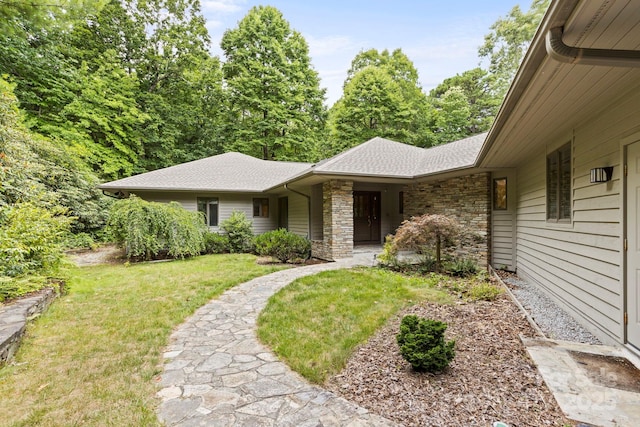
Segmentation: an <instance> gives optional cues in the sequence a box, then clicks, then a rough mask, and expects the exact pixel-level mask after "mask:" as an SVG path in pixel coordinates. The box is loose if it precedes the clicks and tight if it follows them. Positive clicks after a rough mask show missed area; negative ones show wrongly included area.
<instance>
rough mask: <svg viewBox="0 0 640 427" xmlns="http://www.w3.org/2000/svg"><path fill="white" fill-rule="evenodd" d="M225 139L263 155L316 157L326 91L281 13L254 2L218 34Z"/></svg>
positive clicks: (230, 146) (235, 146)
mask: <svg viewBox="0 0 640 427" xmlns="http://www.w3.org/2000/svg"><path fill="white" fill-rule="evenodd" d="M221 46H222V50H223V51H224V54H225V56H226V62H225V63H224V65H223V67H222V68H223V73H224V78H225V83H226V85H227V87H228V96H229V114H230V118H229V125H230V129H229V132H228V136H227V138H228V141H229V144H228V145H227V146H226V149H227V150H237V151H241V152H244V153H246V154H250V155H253V156H256V157H261V158H263V159H278V160H315V159H316V158H317V156H318V154H317V153H318V151H317V148H316V147H317V142H318V135H319V132H320V130H321V129H322V127H323V125H324V117H325V110H324V106H323V101H324V90H323V89H320V81H319V78H318V73H317V72H316V71H315V70H314V69H313V67H312V66H311V60H310V58H309V48H308V45H307V42H306V41H305V40H304V38H303V37H302V35H301V34H300V33H299V32H297V31H295V30H292V29H291V27H290V26H289V23H288V22H287V21H286V20H285V19H284V17H283V16H282V13H281V12H280V11H278V10H277V9H276V8H274V7H271V6H256V7H253V8H252V9H251V10H250V11H249V13H248V14H247V15H246V16H245V17H244V18H243V19H242V20H241V21H240V22H239V24H238V27H237V28H235V29H231V30H227V31H226V32H225V33H224V36H223V37H222V42H221Z"/></svg>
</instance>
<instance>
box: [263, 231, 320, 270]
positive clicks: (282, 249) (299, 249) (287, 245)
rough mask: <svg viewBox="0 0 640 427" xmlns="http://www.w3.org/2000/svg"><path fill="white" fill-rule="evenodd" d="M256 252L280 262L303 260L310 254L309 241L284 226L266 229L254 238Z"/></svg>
mask: <svg viewBox="0 0 640 427" xmlns="http://www.w3.org/2000/svg"><path fill="white" fill-rule="evenodd" d="M255 245H256V252H257V253H258V255H266V256H271V257H273V258H276V259H277V260H279V261H281V262H287V261H295V260H305V259H307V258H309V256H311V242H310V241H309V239H306V238H304V237H302V236H298V235H297V234H295V233H291V232H290V231H287V230H286V229H284V228H281V229H278V230H273V231H267V232H266V233H263V234H261V235H259V236H257V237H256V238H255Z"/></svg>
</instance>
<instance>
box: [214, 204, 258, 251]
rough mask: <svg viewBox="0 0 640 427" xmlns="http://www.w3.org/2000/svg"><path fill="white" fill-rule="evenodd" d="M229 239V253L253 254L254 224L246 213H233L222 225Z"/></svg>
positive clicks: (221, 227)
mask: <svg viewBox="0 0 640 427" xmlns="http://www.w3.org/2000/svg"><path fill="white" fill-rule="evenodd" d="M220 229H221V230H223V231H224V232H225V233H226V235H227V238H228V239H229V252H231V253H245V252H251V251H252V250H253V247H254V243H253V240H254V237H253V224H252V223H251V220H250V219H249V218H247V216H246V215H245V214H244V212H240V211H233V212H232V213H231V215H230V216H229V218H227V219H225V220H224V221H222V222H221V223H220Z"/></svg>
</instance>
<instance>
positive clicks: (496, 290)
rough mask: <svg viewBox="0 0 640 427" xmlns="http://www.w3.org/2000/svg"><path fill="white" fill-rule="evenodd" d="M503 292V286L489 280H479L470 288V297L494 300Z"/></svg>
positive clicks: (476, 299)
mask: <svg viewBox="0 0 640 427" xmlns="http://www.w3.org/2000/svg"><path fill="white" fill-rule="evenodd" d="M502 292H503V290H502V288H500V287H499V286H496V285H494V284H492V283H489V282H478V283H474V284H472V285H471V287H470V288H469V292H468V294H469V298H470V299H472V300H475V301H478V300H482V301H493V300H495V299H496V298H498V296H499V295H501V294H502Z"/></svg>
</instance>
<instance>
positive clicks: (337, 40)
mask: <svg viewBox="0 0 640 427" xmlns="http://www.w3.org/2000/svg"><path fill="white" fill-rule="evenodd" d="M304 37H305V39H306V40H307V43H308V44H309V52H310V53H311V56H313V57H314V58H315V57H319V56H329V55H334V54H336V53H338V52H344V51H345V50H350V49H352V48H353V47H354V46H355V42H354V41H353V40H351V39H350V38H349V37H347V36H326V37H320V38H317V37H313V36H311V35H306V36H304Z"/></svg>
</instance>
